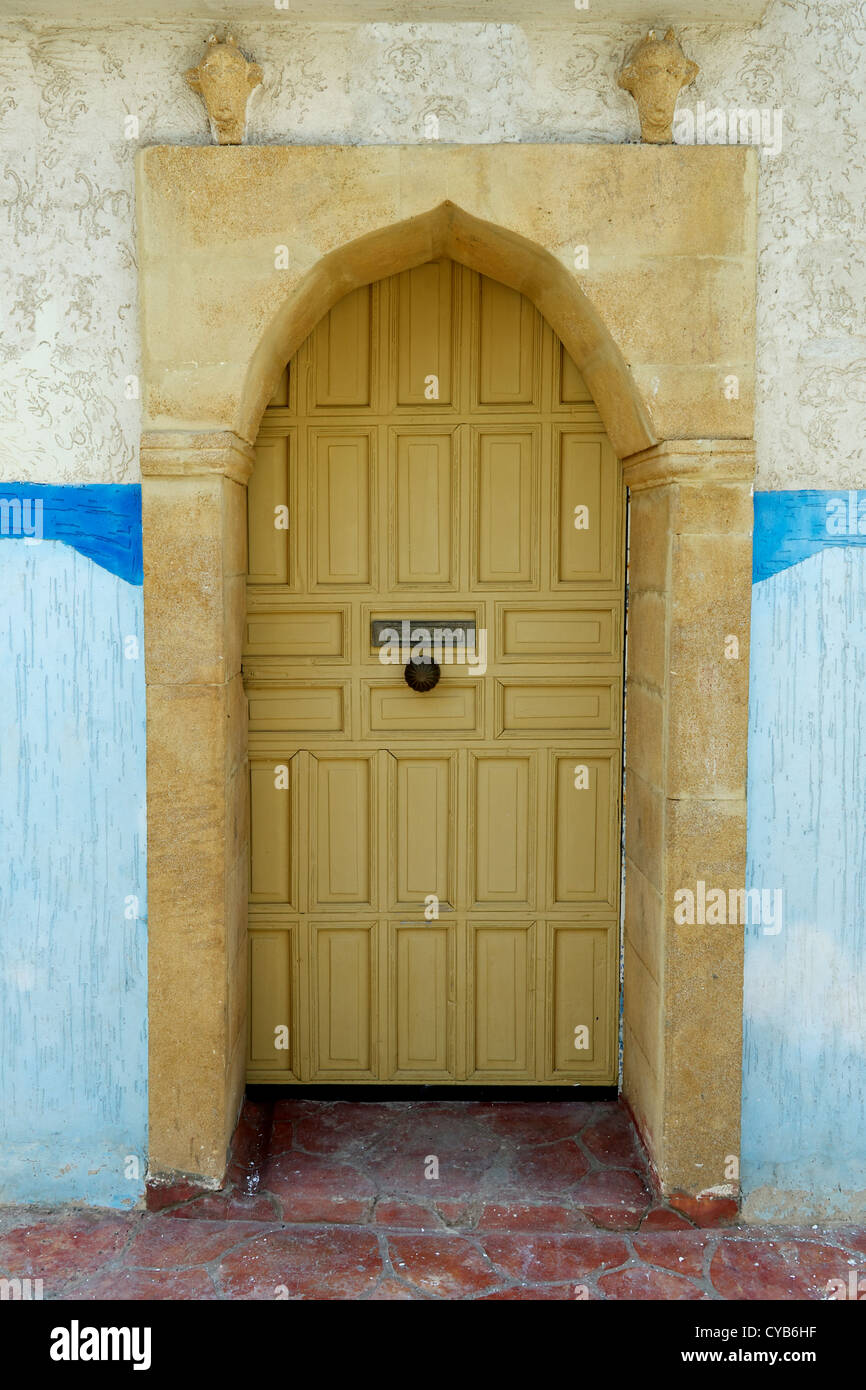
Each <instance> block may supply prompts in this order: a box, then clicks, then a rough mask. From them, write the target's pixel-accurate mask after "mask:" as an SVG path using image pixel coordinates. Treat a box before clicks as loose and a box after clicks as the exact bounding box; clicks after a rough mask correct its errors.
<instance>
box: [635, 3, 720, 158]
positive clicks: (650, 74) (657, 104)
mask: <svg viewBox="0 0 866 1390" xmlns="http://www.w3.org/2000/svg"><path fill="white" fill-rule="evenodd" d="M699 72H700V68H699V67H698V65H697V63H693V62H692V61H691V60H690V59H689V58H687V57H686V55H685V54H684V53H683V50H682V49H681V48H680V45H679V43H678V41H677V39H676V37H675V35H674V31H673V29H668V31H667V33H666V34H665V36H664V38H663V39H657V38H656V35H655V30H654V29H650V31H649V33H648V34H647V36H646V38H645V39H642V40H641V42H640V43H639V44H638V46H637V48H636V49H635V51H634V53H633V54H632V57H631V61H630V62H629V63H627V64H626V66H625V67H624V68H623V70H622V72H621V73H620V74H619V85H620V86H621V87H624V88H625V90H626V91H627V92H631V94H632V96H633V97H634V99H635V101H636V102H637V109H638V115H639V116H640V137H641V140H643V142H644V144H647V145H669V144H671V142H672V140H673V132H672V126H673V119H674V109H675V108H676V104H677V97H678V96H679V94H680V92H681V91H682V89H683V87H688V86H689V84H690V83H692V82H694V80H695V78H696V77H697V75H698V73H699Z"/></svg>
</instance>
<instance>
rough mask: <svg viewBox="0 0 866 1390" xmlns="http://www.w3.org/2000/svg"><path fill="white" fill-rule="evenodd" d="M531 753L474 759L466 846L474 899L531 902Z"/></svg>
mask: <svg viewBox="0 0 866 1390" xmlns="http://www.w3.org/2000/svg"><path fill="white" fill-rule="evenodd" d="M535 769H536V762H535V758H534V757H533V755H532V754H527V755H526V756H525V757H521V756H520V755H519V754H516V755H514V756H506V755H504V754H503V756H502V757H488V756H483V757H476V758H473V767H472V798H473V805H472V815H473V822H472V827H471V830H470V848H471V850H472V865H473V879H474V898H475V901H476V902H478V903H531V902H532V899H533V895H534V882H535V834H536V817H535V792H536V789H535Z"/></svg>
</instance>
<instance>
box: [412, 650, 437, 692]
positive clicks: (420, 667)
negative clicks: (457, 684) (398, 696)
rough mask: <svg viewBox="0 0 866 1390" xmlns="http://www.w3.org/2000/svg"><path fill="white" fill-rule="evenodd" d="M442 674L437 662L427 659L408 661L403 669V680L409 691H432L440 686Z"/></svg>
mask: <svg viewBox="0 0 866 1390" xmlns="http://www.w3.org/2000/svg"><path fill="white" fill-rule="evenodd" d="M441 674H442V672H441V671H440V669H439V667H438V666H437V664H436V662H435V661H431V660H428V658H427V657H419V658H413V660H412V661H407V663H406V665H405V667H404V669H403V678H404V680H405V681H406V684H407V685H408V687H409V689H410V690H417V691H419V692H423V691H425V690H432V689H433V687H434V685H438V683H439V677H440V676H441Z"/></svg>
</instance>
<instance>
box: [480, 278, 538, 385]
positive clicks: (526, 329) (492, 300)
mask: <svg viewBox="0 0 866 1390" xmlns="http://www.w3.org/2000/svg"><path fill="white" fill-rule="evenodd" d="M480 298H481V302H480V308H479V315H480V321H479V338H480V344H479V383H478V396H479V401H480V403H481V404H482V405H531V404H532V402H533V400H534V398H535V395H536V386H535V374H536V368H537V365H538V364H537V342H538V340H539V338H540V334H539V333H538V332H537V326H538V321H539V320H538V311H537V310H536V309H535V307H534V306H533V305H532V304H531V303H530V301H529V300H528V299H527V298H526V297H525V296H524V295H522V294H519V293H518V291H517V290H512V289H509V288H508V286H507V285H501V284H499V282H498V281H496V280H489V279H487V278H486V277H482V279H481V291H480Z"/></svg>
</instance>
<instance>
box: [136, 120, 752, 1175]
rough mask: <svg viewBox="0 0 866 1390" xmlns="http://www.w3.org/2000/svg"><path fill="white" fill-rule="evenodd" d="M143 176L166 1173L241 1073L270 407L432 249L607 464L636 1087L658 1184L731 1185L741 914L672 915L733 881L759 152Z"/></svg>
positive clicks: (357, 156) (627, 981)
mask: <svg viewBox="0 0 866 1390" xmlns="http://www.w3.org/2000/svg"><path fill="white" fill-rule="evenodd" d="M137 178H138V216H139V247H140V299H141V320H142V339H143V353H142V399H143V417H144V418H143V426H144V428H143V434H142V441H141V468H142V524H143V533H144V607H145V663H146V677H147V812H148V922H149V1096H150V1139H149V1155H150V1156H149V1170H150V1175H151V1177H152V1178H161V1177H167V1176H169V1175H172V1176H176V1175H178V1174H185V1175H189V1176H190V1177H192V1178H194V1179H196V1180H197V1181H199V1182H203V1183H205V1184H210V1185H217V1184H218V1183H219V1182H220V1181H221V1179H222V1177H223V1174H224V1171H225V1163H226V1152H227V1146H228V1142H229V1139H230V1137H231V1133H232V1130H233V1127H234V1124H235V1120H236V1117H237V1113H238V1108H239V1104H240V1099H241V1097H242V1093H243V1084H244V1066H245V1052H246V1008H247V940H246V901H247V881H248V853H249V806H248V790H247V763H246V756H247V754H246V739H247V715H246V700H245V696H244V692H243V685H242V680H241V675H240V652H241V639H242V631H243V623H244V616H245V574H246V483H247V481H248V479H249V476H250V472H251V470H252V465H253V448H252V445H253V443H254V441H255V438H256V434H257V431H258V425H259V421H260V419H261V415H262V413H263V411H264V408H265V406H266V404H267V402H268V400H269V399H270V396H271V395H272V393H273V389H274V387H275V385H276V382H277V380H278V378H279V375H280V373H281V372H282V370H283V368H284V366H285V363H286V362H287V361H288V360H289V359H290V358H291V357H292V356H293V354H294V352H295V351H296V349H297V348H298V347H299V346H300V344H301V343H302V342H303V340H304V338H305V337H306V336H307V334H308V333H309V332H310V330H311V329H312V328H313V327H314V326H315V324H316V323H317V322H318V321H319V319H321V318H322V317H323V316H324V314H326V313H327V312H328V310H329V309H330V308H331V306H332V305H333V304H334V303H335V302H336V301H337V300H338V299H340V298H341V297H342V296H343V295H345V294H346V293H348V292H349V291H350V290H352V289H354V288H356V287H357V286H358V285H361V284H366V283H370V282H372V281H374V280H377V279H379V278H382V277H383V276H385V275H392V274H395V273H397V272H398V271H401V270H404V269H408V268H410V267H412V266H415V265H420V264H422V263H423V262H424V261H427V260H430V259H434V258H436V257H438V256H448V257H450V258H451V259H453V260H455V261H459V262H461V263H463V264H465V265H468V266H470V267H471V268H472V269H473V270H477V271H479V272H480V273H482V274H484V275H487V276H490V277H492V278H493V279H497V280H500V281H502V282H503V283H505V284H506V285H509V286H511V287H512V288H514V289H519V290H520V291H521V292H522V293H524V294H526V295H527V296H528V297H529V298H530V299H532V300H533V302H534V303H535V304H536V306H537V307H538V309H539V310H540V312H541V313H542V314H543V315H544V317H545V318H547V320H548V322H549V323H550V324H551V326H552V327H553V329H554V331H555V332H556V333H557V334H558V336H559V337H560V339H561V340H562V342H563V343H564V345H565V347H566V349H567V351H568V352H569V353H570V355H571V356H572V357H573V359H574V361H575V362H576V364H577V366H578V369H579V370H580V371H581V373H582V375H583V377H584V380H585V381H586V383H587V385H588V387H589V389H590V391H591V392H592V394H593V397H594V400H595V403H596V406H597V408H598V410H599V413H600V414H601V417H602V420H603V422H604V426H605V429H606V431H607V434H608V437H609V438H610V440H611V443H612V445H613V447H614V449H615V451H616V452H617V454H618V455H619V457H620V458H621V460H622V465H623V476H624V480H625V482H626V484H627V486H628V488H629V491H630V499H631V505H630V569H629V644H628V661H627V673H626V679H627V729H626V783H627V786H626V805H625V825H626V889H625V911H624V918H625V931H624V948H623V949H624V972H625V977H624V1006H623V1007H624V1013H623V1045H624V1057H623V1093H624V1097H625V1100H626V1102H627V1103H628V1104H629V1106H630V1107H631V1109H632V1111H633V1113H634V1115H635V1117H636V1120H637V1122H638V1125H639V1128H640V1130H641V1133H642V1135H643V1138H644V1141H645V1143H646V1145H647V1148H648V1150H649V1153H650V1157H651V1160H652V1163H653V1165H654V1168H655V1171H656V1173H657V1176H658V1179H659V1182H660V1185H661V1187H662V1189H663V1190H664V1191H665V1192H673V1191H684V1192H688V1193H693V1194H694V1193H707V1192H709V1193H712V1194H713V1195H730V1194H731V1193H732V1192H734V1191H735V1190H736V1183H735V1182H732V1179H731V1177H730V1171H731V1169H730V1158H731V1156H736V1155H737V1154H738V1152H739V1122H740V1088H741V1048H742V948H743V929H742V927H741V926H730V927H719V926H703V925H700V924H695V925H690V924H684V925H681V926H680V925H677V924H676V923H675V921H674V916H673V909H674V893H675V892H676V890H677V889H679V888H688V887H692V888H695V886H696V884H697V882H699V881H703V882H704V883H706V884H707V886H708V887H710V886H713V887H721V888H723V889H726V890H729V889H734V888H738V887H739V888H742V887H743V885H744V875H745V847H746V819H745V795H746V740H747V699H748V630H749V606H750V599H751V525H752V522H751V515H752V507H751V482H752V478H753V475H754V447H753V444H752V438H751V437H752V402H753V382H754V280H755V256H756V251H755V201H756V161H755V152H754V151H753V150H749V149H746V148H742V149H741V148H738V147H706V148H704V147H699V148H684V147H665V148H660V147H652V146H579V145H577V146H575V145H571V146H566V145H550V146H546V145H541V146H533V145H507V146H496V145H486V146H485V145H480V146H460V147H441V148H440V147H435V146H433V147H431V146H412V147H393V146H378V147H377V146H366V147H345V148H344V147H322V148H312V147H303V146H290V147H277V146H274V147H271V146H267V147H218V148H217V147H189V146H181V147H155V148H152V149H148V150H145V151H142V152H141V154H140V155H139V158H138V164H137ZM732 382H733V383H735V388H733V387H732V385H731V383H732ZM731 637H735V638H736V642H737V645H738V654H737V655H736V656H735V657H733V658H732V657H731V656H730V650H731V644H730V642H729V638H731Z"/></svg>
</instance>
